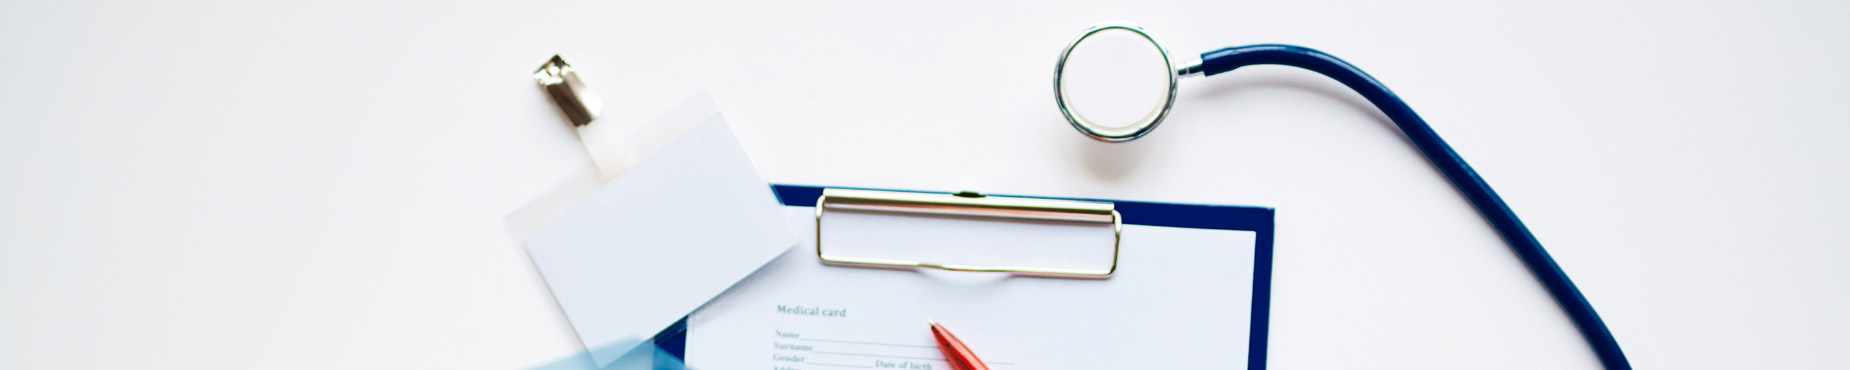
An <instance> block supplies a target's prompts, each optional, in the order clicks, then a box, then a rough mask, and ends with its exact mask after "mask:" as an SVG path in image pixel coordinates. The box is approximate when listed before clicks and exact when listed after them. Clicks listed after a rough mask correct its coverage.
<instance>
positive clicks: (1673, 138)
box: [0, 1, 1850, 369]
mask: <svg viewBox="0 0 1850 370" xmlns="http://www.w3.org/2000/svg"><path fill="white" fill-rule="evenodd" d="M1743 3H1747V2H1743ZM1847 10H1850V9H1846V7H1845V4H1844V3H1841V2H1816V3H1809V4H1806V3H1776V2H1752V4H1732V5H1731V4H1707V3H1704V4H1698V3H1693V2H1660V3H1647V2H1628V3H1612V2H1553V3H1548V4H1483V3H1481V2H1457V3H1443V2H1418V3H1413V2H1407V3H1375V2H1362V3H1343V2H1230V1H1215V2H1201V3H1198V4H1189V3H1159V2H1135V3H1119V4H1107V3H1096V4H1094V3H1086V4H1080V3H1072V2H1046V3H1013V4H981V3H966V4H940V3H891V2H873V1H848V2H816V3H811V2H772V3H762V4H760V3H737V4H729V3H715V4H703V3H679V2H659V4H637V3H593V2H564V3H553V2H522V3H506V4H459V3H456V2H449V1H428V2H408V1H392V2H379V1H354V2H333V1H294V2H275V3H247V2H226V3H211V2H127V1H124V2H117V3H93V2H80V1H26V2H21V1H10V2H7V3H5V4H3V5H0V367H4V368H106V367H154V368H226V367H266V368H267V367H282V368H406V367H409V368H437V367H443V368H458V367H461V368H508V367H523V366H532V365H538V364H543V363H547V362H550V361H554V360H557V359H560V358H563V357H565V356H567V355H569V354H572V353H574V352H576V351H579V350H581V348H579V347H578V346H577V345H576V342H575V341H574V338H573V337H572V334H571V331H570V330H569V327H568V326H567V325H566V324H565V321H564V319H563V318H562V317H561V316H560V313H559V312H558V310H557V308H556V306H555V305H554V304H553V303H552V301H551V299H550V296H549V295H548V294H547V292H546V290H545V288H544V285H543V284H542V282H541V281H540V280H539V277H538V275H537V274H536V273H535V272H534V270H533V267H532V265H531V263H530V262H529V261H528V259H527V257H526V255H525V253H524V251H523V250H522V249H521V248H520V247H519V246H518V245H517V244H516V243H515V242H514V241H512V240H510V238H509V237H508V235H507V232H506V231H504V224H503V217H504V216H505V215H507V214H508V212H510V211H512V210H514V209H515V208H517V207H519V206H520V205H522V204H524V203H525V202H526V201H527V200H529V199H531V198H532V197H533V196H535V195H537V194H539V193H540V192H541V191H543V190H544V189H545V188H546V187H547V186H548V185H550V184H552V183H553V182H554V181H555V180H557V179H558V178H560V177H561V176H564V175H565V174H567V173H568V172H569V171H572V170H573V169H575V168H578V167H580V166H583V165H585V163H586V162H587V161H588V159H587V157H586V156H585V154H584V152H583V149H581V148H580V146H579V142H578V139H577V138H576V137H574V134H573V133H572V131H571V130H570V129H568V128H567V127H566V126H565V123H564V122H563V119H562V118H561V117H560V116H559V114H558V113H556V111H555V110H554V109H553V108H552V107H551V106H549V105H548V104H549V103H548V102H547V101H546V98H545V97H544V95H542V94H541V93H540V91H539V90H538V88H536V87H535V86H534V84H533V81H532V80H531V78H530V77H529V76H528V73H529V72H531V71H532V70H533V69H534V68H535V67H537V66H538V65H539V64H540V63H541V62H543V61H545V60H546V58H547V57H549V56H551V55H552V54H553V53H562V54H564V55H565V56H566V58H567V59H568V60H570V61H571V62H573V63H574V64H575V65H577V66H579V67H580V68H581V69H582V70H584V71H585V72H584V73H585V77H586V78H587V79H588V81H589V82H590V83H591V84H592V86H593V87H594V88H595V89H597V91H598V92H599V94H600V95H601V96H603V97H604V98H605V100H606V101H607V102H608V103H607V108H606V110H605V115H606V117H605V119H606V120H608V121H606V122H607V123H613V124H635V123H638V122H642V121H646V120H647V119H648V118H650V117H653V116H654V115H656V114H658V113H661V112H663V111H665V110H667V109H668V108H670V107H672V106H673V104H675V103H677V102H679V101H680V100H681V99H682V98H684V97H686V96H688V95H690V94H692V93H694V92H695V91H697V90H698V89H700V88H708V89H710V90H711V91H712V93H713V95H714V96H715V97H716V98H717V99H718V100H719V103H720V106H721V108H722V109H723V110H724V111H725V113H726V114H727V115H728V117H729V118H730V119H731V121H732V123H733V125H734V127H735V128H736V130H737V131H738V134H739V137H740V140H741V141H743V143H744V145H745V146H746V147H747V149H748V151H749V152H750V153H751V155H752V157H753V160H754V161H755V162H756V163H757V164H758V165H759V167H760V169H761V170H762V172H763V173H764V174H765V176H766V177H768V178H769V180H771V181H775V182H784V183H800V184H823V185H853V186H862V187H882V188H906V189H927V190H958V189H973V190H981V191H987V192H995V193H1015V194H1039V195H1053V196H1072V197H1096V198H1118V199H1140V200H1153V201H1177V202H1196V203H1225V204H1245V205H1261V206H1271V207H1277V208H1278V222H1279V224H1278V233H1279V234H1278V239H1277V257H1276V258H1277V260H1276V264H1275V269H1274V296H1273V311H1272V312H1273V316H1272V333H1271V352H1270V358H1271V365H1272V366H1273V367H1274V368H1278V369H1299V368H1356V367H1369V368H1375V367H1389V368H1393V367H1399V368H1522V367H1534V368H1561V367H1594V366H1597V364H1596V362H1595V361H1594V359H1593V357H1592V354H1591V351H1590V350H1589V349H1588V348H1587V346H1586V345H1585V344H1583V342H1582V340H1581V338H1580V337H1579V335H1578V333H1577V332H1576V331H1575V330H1574V328H1573V327H1572V325H1571V324H1570V323H1569V321H1568V320H1567V319H1566V317H1565V315H1563V314H1562V313H1561V312H1560V309H1559V308H1558V307H1556V306H1555V305H1554V303H1552V301H1551V299H1550V298H1549V297H1548V295H1547V294H1546V293H1545V292H1544V291H1543V290H1542V288H1541V286H1540V285H1539V284H1538V283H1536V282H1535V280H1534V278H1533V277H1532V276H1531V275H1530V274H1529V273H1528V271H1526V270H1525V269H1524V268H1523V267H1522V265H1521V264H1520V262H1518V260H1517V259H1516V258H1515V256H1514V255H1513V254H1512V253H1510V252H1509V250H1508V248H1507V247H1506V246H1505V245H1504V244H1503V243H1502V242H1501V241H1500V240H1499V239H1498V238H1497V236H1496V235H1495V234H1494V232H1493V231H1492V230H1491V229H1490V228H1489V227H1488V225H1487V224H1486V223H1485V222H1484V221H1483V220H1482V218H1481V217H1479V216H1478V215H1477V214H1476V213H1474V211H1473V210H1472V209H1471V208H1470V206H1469V204H1468V203H1466V201H1465V200H1464V199H1463V198H1462V197H1461V196H1460V195H1459V194H1458V193H1457V191H1455V190H1453V189H1452V188H1451V187H1450V185H1449V184H1447V183H1446V181H1445V180H1444V178H1442V177H1441V176H1440V175H1439V173H1438V172H1437V171H1435V170H1434V169H1433V167H1431V165H1429V164H1427V163H1426V162H1425V161H1424V159H1423V158H1422V157H1421V156H1420V155H1419V153H1418V152H1417V151H1415V150H1414V148H1413V147H1412V146H1411V145H1410V144H1409V143H1407V141H1406V140H1405V139H1403V138H1402V137H1401V136H1400V135H1399V134H1398V132H1397V131H1396V130H1395V129H1394V128H1393V126H1392V125H1391V124H1390V123H1388V122H1387V121H1386V120H1385V118H1384V117H1383V116H1382V115H1381V114H1380V113H1378V112H1376V111H1375V110H1373V108H1372V107H1370V106H1368V105H1367V104H1366V102H1365V101H1363V100H1362V99H1361V98H1360V97H1359V96H1357V95H1355V94H1353V93H1350V92H1347V91H1346V90H1345V89H1343V88H1342V87H1341V86H1340V85H1338V84H1336V83H1335V82H1332V81H1329V80H1327V79H1323V78H1320V77H1318V76H1315V75H1313V74H1310V73H1308V72H1302V71H1297V70H1291V69H1288V68H1277V67H1255V68H1251V69H1243V70H1241V71H1237V72H1233V73H1230V74H1227V75H1222V76H1216V77H1215V78H1211V79H1204V80H1191V81H1187V84H1186V85H1184V86H1183V88H1182V98H1181V99H1180V101H1178V102H1177V109H1176V111H1175V113H1174V114H1173V115H1171V116H1170V118H1169V120H1168V122H1167V123H1166V124H1165V125H1164V127H1163V128H1162V129H1160V130H1157V131H1156V132H1155V133H1154V134H1152V135H1151V136H1149V137H1147V138H1145V139H1143V140H1140V141H1137V142H1134V143H1130V144H1117V145H1112V144H1103V143H1097V142H1092V141H1090V140H1089V139H1086V138H1084V137H1082V136H1081V135H1079V134H1077V133H1075V132H1074V131H1073V130H1072V129H1071V128H1070V127H1068V126H1067V125H1066V123H1065V122H1064V121H1062V120H1061V119H1060V117H1059V116H1058V114H1057V113H1056V111H1055V109H1054V107H1053V103H1052V98H1051V96H1050V89H1051V86H1050V78H1051V76H1050V72H1051V68H1052V65H1053V61H1054V58H1055V57H1056V54H1057V53H1058V51H1059V49H1060V47H1061V46H1062V44H1064V43H1065V42H1066V41H1067V40H1068V39H1069V38H1070V37H1071V36H1072V35H1073V34H1075V33H1077V32H1079V31H1080V30H1082V29H1084V28H1085V27H1086V26H1088V25H1090V24H1092V23H1094V22H1096V21H1100V20H1104V19H1111V18H1122V19H1130V20H1135V21H1138V22H1141V23H1143V24H1144V25H1146V26H1147V27H1148V28H1150V29H1151V30H1152V31H1154V32H1156V33H1157V34H1158V35H1159V36H1161V37H1163V38H1165V39H1166V41H1167V42H1168V43H1169V46H1170V47H1171V49H1172V51H1173V52H1174V53H1176V54H1178V55H1187V54H1190V53H1194V52H1199V51H1206V50H1210V49H1212V48H1218V47H1222V46H1232V45H1241V44H1248V43H1260V42H1282V43H1295V44H1302V45H1307V46H1312V47H1315V48H1318V49H1321V50H1324V51H1327V52H1330V53H1332V54H1335V55H1337V56H1339V57H1342V58H1345V59H1347V60H1349V61H1350V62H1353V63H1355V64H1357V65H1359V66H1361V67H1362V68H1363V69H1365V70H1367V71H1369V72H1370V73H1372V74H1373V75H1374V76H1375V77H1376V78H1378V79H1380V80H1381V81H1383V82H1384V83H1386V84H1387V85H1388V86H1390V87H1392V88H1394V89H1395V91H1396V92H1397V93H1399V94H1400V95H1401V96H1402V97H1404V98H1406V99H1407V100H1408V101H1409V102H1410V103H1411V104H1412V105H1413V107H1414V108H1415V109H1417V110H1418V111H1419V112H1420V113H1421V114H1422V115H1424V117H1426V118H1427V119H1428V120H1429V121H1430V122H1431V124H1432V125H1433V127H1434V129H1436V130H1437V131H1438V132H1439V133H1441V134H1442V135H1444V137H1445V138H1446V139H1448V140H1449V141H1450V142H1451V144H1452V145H1453V147H1454V148H1456V149H1457V150H1458V151H1459V152H1460V153H1461V154H1462V155H1463V156H1464V157H1465V158H1467V159H1469V160H1470V161H1471V164H1472V165H1474V166H1475V167H1476V168H1477V169H1478V171H1479V172H1480V173H1482V174H1483V175H1484V177H1485V178H1487V179H1488V180H1489V181H1490V183H1491V184H1493V185H1495V186H1496V189H1497V190H1498V191H1499V192H1500V193H1501V194H1502V195H1503V197H1504V199H1505V200H1507V201H1509V203H1510V204H1511V205H1512V206H1513V207H1514V208H1515V209H1516V211H1517V212H1518V214H1520V215H1522V216H1523V219H1524V220H1525V221H1526V222H1528V224H1529V226H1530V227H1531V228H1532V229H1533V230H1534V231H1535V232H1536V234H1537V235H1538V237H1539V238H1540V239H1541V240H1542V241H1543V242H1544V244H1545V245H1547V246H1548V248H1549V251H1550V252H1552V253H1553V254H1554V257H1555V258H1556V259H1557V260H1558V261H1560V263H1561V265H1562V266H1563V267H1564V268H1565V269H1566V270H1567V271H1568V272H1569V273H1570V275H1571V276H1572V277H1573V278H1574V280H1575V281H1576V282H1577V283H1579V285H1580V288H1581V289H1582V290H1583V291H1584V292H1585V293H1586V294H1587V296H1588V297H1589V298H1590V299H1591V300H1592V302H1593V304H1594V305H1595V307H1597V308H1598V309H1599V311H1600V313H1601V314H1602V315H1603V316H1604V317H1605V319H1606V322H1607V324H1608V325H1610V326H1611V328H1612V331H1613V332H1614V333H1616V335H1617V336H1618V339H1619V342H1620V343H1621V344H1622V345H1623V346H1624V349H1625V351H1626V353H1627V354H1628V355H1629V356H1630V358H1631V360H1632V363H1633V364H1635V365H1636V366H1638V367H1641V368H1679V369H1681V368H1822V367H1832V366H1841V365H1842V364H1844V363H1846V362H1850V351H1843V348H1850V335H1847V334H1846V333H1850V318H1847V316H1846V315H1845V314H1844V312H1850V250H1846V249H1845V247H1846V246H1850V236H1847V235H1846V234H1844V233H1843V232H1842V230H1843V229H1844V228H1845V227H1846V226H1847V225H1850V195H1845V194H1844V190H1845V189H1850V171H1847V170H1846V168H1850V145H1847V144H1850V139H1846V137H1850V125H1847V123H1850V104H1846V103H1845V102H1846V101H1850V73H1846V72H1845V68H1844V66H1846V65H1850V47H1847V46H1846V45H1850V23H1846V22H1843V21H1842V18H1843V14H1850V13H1847V12H1846V11H1847Z"/></svg>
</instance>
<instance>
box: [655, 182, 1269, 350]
mask: <svg viewBox="0 0 1850 370" xmlns="http://www.w3.org/2000/svg"><path fill="white" fill-rule="evenodd" d="M835 188H838V189H859V190H881V191H910V190H888V189H867V188H842V187H835ZM823 189H825V187H819V186H805V185H777V184H773V185H771V190H772V192H773V193H776V194H777V200H778V202H780V203H783V205H784V206H795V207H815V206H816V199H817V198H820V197H822V190H823ZM993 195H1002V196H1011V197H1023V198H1042V199H1064V200H1084V201H1094V202H1110V203H1113V204H1114V205H1115V207H1116V209H1117V210H1118V213H1119V214H1120V215H1121V216H1122V217H1123V222H1124V223H1126V224H1131V225H1145V226H1166V227H1181V228H1192V229H1211V230H1233V231H1251V232H1253V233H1254V234H1255V239H1254V243H1255V245H1254V247H1253V251H1254V255H1253V298H1252V302H1253V308H1252V314H1253V316H1252V320H1251V322H1252V327H1251V328H1250V329H1249V330H1248V332H1247V333H1248V335H1249V337H1248V339H1247V355H1246V368H1247V369H1251V370H1259V369H1264V368H1265V359H1266V333H1267V330H1268V329H1269V327H1270V317H1271V311H1272V310H1271V306H1272V233H1273V227H1272V225H1273V222H1274V217H1273V216H1274V214H1275V212H1274V211H1273V210H1272V209H1271V208H1264V207H1245V206H1220V205H1202V204H1177V203H1153V202H1134V201H1121V200H1109V199H1083V198H1054V197H1035V196H1022V195H1008V194H993ZM655 344H656V345H657V346H659V347H660V348H661V350H662V351H663V352H666V353H667V354H668V355H670V356H674V357H676V358H677V359H685V358H686V356H687V319H686V318H682V319H681V321H680V322H676V323H675V324H674V325H672V326H670V327H668V329H666V330H663V331H662V332H661V333H659V334H656V335H655Z"/></svg>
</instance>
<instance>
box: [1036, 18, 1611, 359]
mask: <svg viewBox="0 0 1850 370" xmlns="http://www.w3.org/2000/svg"><path fill="white" fill-rule="evenodd" d="M1111 29H1121V30H1126V31H1131V32H1134V33H1136V34H1137V35H1139V36H1141V37H1143V38H1144V39H1147V40H1148V41H1149V42H1150V43H1151V44H1152V45H1154V46H1155V47H1156V49H1157V52H1158V53H1160V54H1163V56H1162V57H1163V60H1164V63H1165V64H1170V61H1169V56H1168V51H1167V50H1165V49H1164V48H1163V46H1162V43H1161V42H1158V41H1157V40H1156V38H1155V37H1154V36H1151V35H1150V34H1149V33H1147V32H1145V31H1143V28H1142V27H1141V26H1137V25H1136V24H1134V23H1129V22H1123V21H1106V22H1104V23H1100V24H1099V25H1096V26H1093V27H1092V28H1091V29H1088V30H1086V32H1084V33H1081V34H1080V35H1079V37H1077V38H1075V39H1074V40H1073V41H1072V42H1071V43H1069V44H1068V45H1067V48H1066V52H1064V53H1062V54H1061V56H1060V61H1059V63H1058V64H1057V65H1056V66H1055V72H1054V101H1055V103H1056V104H1057V105H1058V106H1059V108H1060V110H1061V113H1062V114H1063V115H1065V116H1066V119H1067V121H1068V123H1071V124H1072V125H1073V127H1074V128H1076V129H1078V130H1079V131H1080V132H1081V133H1084V134H1086V135H1087V136H1090V137H1092V138H1094V139H1098V140H1101V141H1107V142H1124V141H1130V140H1134V139H1137V138H1139V137H1142V136H1144V135H1145V134H1148V133H1149V132H1150V131H1151V130H1154V129H1155V128H1156V126H1157V124H1159V123H1161V122H1162V120H1163V118H1164V117H1166V116H1167V115H1168V113H1169V109H1170V108H1172V107H1173V106H1174V104H1175V91H1176V89H1175V86H1176V84H1175V82H1176V78H1177V77H1178V76H1180V75H1194V74H1197V73H1199V74H1202V75H1208V76H1212V75H1216V74H1221V73H1225V72H1228V71H1232V70H1235V69H1238V68H1240V67H1246V66H1255V65H1281V66H1291V67H1297V68H1303V69H1306V70H1310V71H1312V72H1317V73H1318V74H1322V75H1324V76H1328V77H1330V78H1333V79H1336V81H1337V82H1341V83H1342V84H1343V85H1344V86H1348V87H1349V88H1350V89H1351V90H1355V92H1357V93H1360V94H1362V97H1363V98H1366V99H1368V101H1369V102H1370V103H1373V104H1374V105H1375V108H1377V109H1380V110H1381V112H1382V113H1385V114H1387V116H1388V119H1389V120H1391V121H1393V122H1394V125H1395V126H1398V127H1399V128H1400V131H1401V133H1403V134H1405V135H1406V136H1407V139H1409V140H1411V141H1413V146H1414V147H1416V148H1419V150H1420V153H1421V154H1424V155H1425V156H1426V159H1427V160H1430V161H1432V164H1433V165H1434V166H1437V167H1439V172H1440V173H1443V174H1445V178H1446V179H1447V180H1450V181H1451V183H1452V185H1453V186H1455V187H1457V188H1458V191H1460V192H1463V193H1464V195H1465V198H1466V199H1469V200H1470V201H1471V205H1472V206H1474V207H1476V208H1477V210H1478V212H1479V213H1482V214H1483V215H1484V218H1486V219H1488V220H1489V221H1490V225H1491V227H1493V228H1495V229H1496V230H1497V234H1499V235H1501V236H1502V237H1503V240H1504V241H1506V242H1508V243H1509V245H1510V249H1511V250H1514V251H1515V252H1516V256H1517V257H1518V258H1520V259H1521V260H1522V262H1523V264H1524V265H1527V266H1528V268H1529V271H1530V272H1533V273H1535V277H1536V279H1538V280H1541V282H1542V286H1543V287H1544V288H1546V289H1547V290H1548V293H1549V294H1550V295H1553V296H1554V299H1555V302H1558V303H1560V304H1561V308H1562V309H1563V310H1566V311H1567V316H1568V318H1570V319H1572V320H1573V321H1574V325H1575V326H1576V327H1578V328H1579V329H1580V333H1581V335H1582V336H1585V337H1586V339H1587V343H1588V344H1590V345H1592V347H1593V352H1594V354H1595V355H1597V356H1598V357H1599V361H1600V363H1601V364H1602V365H1604V366H1605V367H1606V368H1607V369H1631V368H1632V366H1631V363H1630V362H1628V361H1627V360H1626V359H1625V353H1624V352H1623V351H1620V350H1619V342H1618V340H1616V339H1614V338H1613V337H1612V331H1611V330H1609V329H1607V328H1606V323H1605V321H1603V320H1600V317H1599V313H1598V312H1595V311H1594V310H1593V304H1591V303H1588V302H1587V297H1586V295H1584V294H1581V293H1580V288H1577V287H1575V286H1574V281H1573V280H1570V279H1568V277H1567V272H1565V271H1562V270H1561V265H1560V264H1557V263H1555V260H1554V258H1553V257H1550V256H1549V255H1548V251H1547V250H1545V249H1543V248H1542V243H1541V242H1540V241H1538V240H1536V239H1535V234H1534V233H1532V232H1529V228H1528V227H1527V226H1524V225H1523V224H1522V220H1521V219H1518V218H1516V212H1515V211H1512V210H1510V206H1509V204H1506V203H1504V202H1503V198H1501V197H1498V196H1497V192H1496V191H1494V190H1491V189H1490V184H1489V183H1486V182H1484V178H1483V177H1482V176H1478V174H1477V171H1474V170H1472V169H1471V165H1469V164H1466V163H1465V159H1464V158H1462V157H1459V156H1458V152H1457V151H1454V150H1452V146H1450V145H1446V144H1445V140H1443V139H1440V138H1439V134H1438V133H1436V132H1433V130H1432V127H1431V126H1428V125H1426V121H1425V120H1423V119H1420V116H1419V114H1415V113H1413V108H1412V107H1409V106H1408V105H1407V102H1405V101H1402V100H1401V99H1400V97H1399V96H1396V95H1394V92H1393V91H1389V90H1388V88H1387V87H1386V86H1383V85H1381V82H1380V81H1376V80H1375V79H1374V77H1370V76H1369V75H1368V74H1367V73H1363V72H1362V70H1361V69H1359V68H1356V67H1355V66H1354V65H1351V64H1349V63H1348V62H1344V61H1343V60H1342V59H1337V58H1336V57H1334V56H1330V55H1329V54H1326V53H1324V52H1321V51H1317V50H1313V49H1310V48H1306V47H1301V46H1293V45H1276V44H1268V45H1249V46H1237V47H1230V48H1225V49H1220V50H1215V51H1211V52H1207V53H1202V54H1201V62H1200V64H1198V65H1189V66H1186V67H1182V68H1180V69H1176V68H1173V67H1171V69H1172V70H1174V73H1173V74H1171V75H1170V76H1169V94H1168V96H1167V97H1166V101H1164V103H1163V105H1161V106H1160V107H1158V108H1157V109H1155V110H1154V111H1152V112H1151V114H1150V115H1148V116H1146V117H1144V118H1143V119H1142V120H1140V121H1138V122H1137V123H1136V124H1133V125H1130V126H1126V127H1103V126H1100V125H1098V124H1096V123H1093V122H1091V121H1088V120H1086V119H1085V118H1083V117H1081V116H1080V115H1079V114H1078V113H1076V112H1075V111H1074V110H1073V109H1072V107H1071V106H1070V104H1069V102H1068V101H1067V100H1066V98H1065V88H1064V85H1062V80H1061V76H1062V75H1063V74H1064V73H1065V66H1066V63H1067V58H1068V57H1069V56H1070V55H1071V54H1072V51H1073V48H1074V47H1075V46H1077V45H1078V44H1079V43H1080V42H1081V41H1083V40H1085V39H1086V38H1087V37H1089V36H1091V35H1092V34H1095V33H1098V32H1100V31H1105V30H1111Z"/></svg>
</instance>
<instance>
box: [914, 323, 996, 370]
mask: <svg viewBox="0 0 1850 370" xmlns="http://www.w3.org/2000/svg"><path fill="white" fill-rule="evenodd" d="M925 323H928V324H931V335H932V336H934V337H938V350H940V351H944V362H949V363H951V368H952V369H953V370H989V365H987V364H984V363H983V360H982V359H979V358H976V353H973V352H970V347H965V346H964V342H963V341H961V340H957V336H955V335H951V331H950V330H944V326H943V325H938V323H937V322H933V321H931V319H925Z"/></svg>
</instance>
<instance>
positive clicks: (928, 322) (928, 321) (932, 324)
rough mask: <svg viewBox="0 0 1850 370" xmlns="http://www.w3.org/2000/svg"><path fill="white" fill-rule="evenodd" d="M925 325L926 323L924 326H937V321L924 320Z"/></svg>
mask: <svg viewBox="0 0 1850 370" xmlns="http://www.w3.org/2000/svg"><path fill="white" fill-rule="evenodd" d="M925 323H926V324H929V325H931V326H938V322H937V321H931V318H926V319H925Z"/></svg>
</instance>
